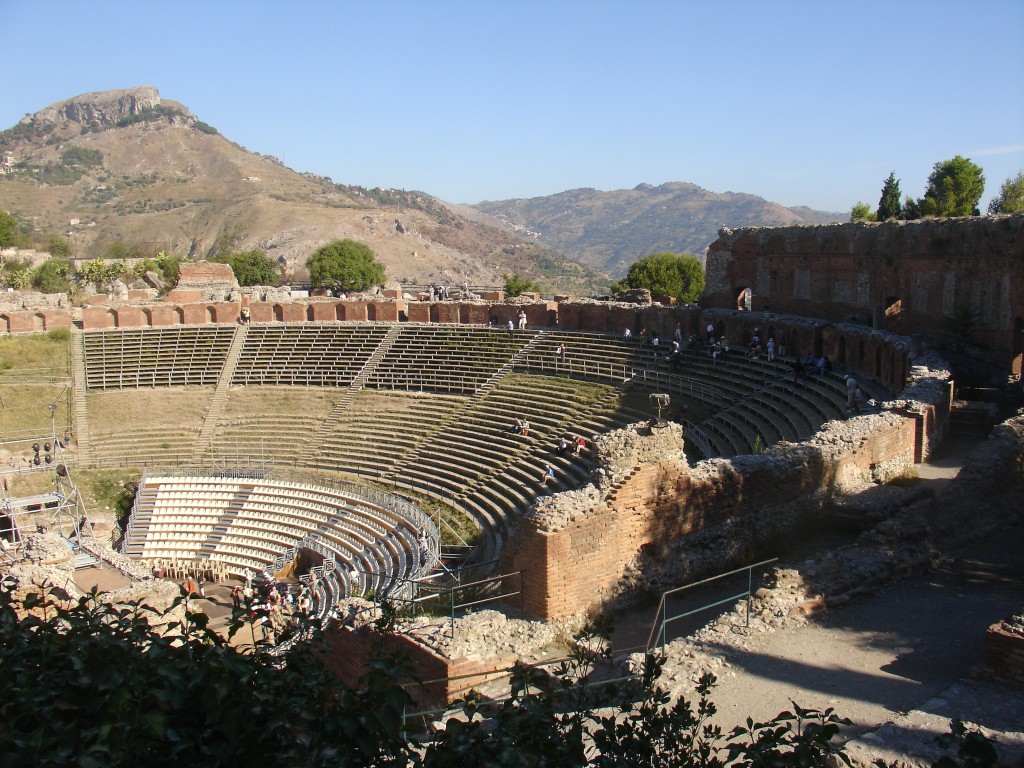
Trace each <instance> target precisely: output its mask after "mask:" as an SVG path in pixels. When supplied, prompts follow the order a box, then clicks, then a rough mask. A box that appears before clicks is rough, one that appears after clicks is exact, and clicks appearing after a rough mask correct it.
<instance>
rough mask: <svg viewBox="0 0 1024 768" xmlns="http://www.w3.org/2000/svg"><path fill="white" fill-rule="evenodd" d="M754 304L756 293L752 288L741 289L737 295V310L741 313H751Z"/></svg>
mask: <svg viewBox="0 0 1024 768" xmlns="http://www.w3.org/2000/svg"><path fill="white" fill-rule="evenodd" d="M753 303H754V292H753V291H752V290H750V288H748V287H745V288H741V289H740V292H739V293H738V294H736V309H738V310H739V311H740V312H749V311H750V308H751V306H752V305H753Z"/></svg>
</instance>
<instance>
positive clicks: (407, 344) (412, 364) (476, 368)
mask: <svg viewBox="0 0 1024 768" xmlns="http://www.w3.org/2000/svg"><path fill="white" fill-rule="evenodd" d="M533 336H534V333H533V332H523V331H517V332H516V333H514V334H510V333H509V332H508V331H506V330H500V329H496V328H481V327H478V326H477V327H475V326H449V325H436V324H427V325H403V326H402V327H401V333H400V334H399V335H398V337H397V338H396V339H395V341H394V342H393V343H392V345H391V348H390V349H389V350H388V353H387V354H386V355H385V356H384V358H383V359H382V360H381V361H380V362H379V363H378V365H377V367H376V368H375V369H374V371H373V373H372V374H371V375H370V376H369V378H368V379H367V382H366V386H368V387H375V388H378V389H404V390H423V389H425V390H430V391H433V392H449V393H466V394H472V393H473V392H476V390H477V389H478V388H479V387H480V386H481V385H483V384H484V383H486V382H487V381H488V380H489V379H490V378H491V377H492V376H493V375H494V374H495V373H496V372H498V371H499V370H500V369H501V368H502V367H503V366H505V365H506V364H507V363H509V362H510V361H511V359H512V357H513V356H514V355H515V354H516V353H517V352H519V351H520V350H521V349H522V348H523V347H524V346H525V345H526V344H527V343H528V342H529V341H530V340H531V339H532V338H533Z"/></svg>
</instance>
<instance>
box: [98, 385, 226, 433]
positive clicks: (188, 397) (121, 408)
mask: <svg viewBox="0 0 1024 768" xmlns="http://www.w3.org/2000/svg"><path fill="white" fill-rule="evenodd" d="M213 392H214V388H213V387H156V388H143V389H121V390H111V391H108V392H91V393H89V394H88V395H87V401H88V407H89V429H90V431H91V432H94V433H97V434H104V433H108V434H110V433H115V432H119V431H123V430H127V429H131V428H132V427H138V428H145V427H148V426H153V427H161V426H163V427H169V428H173V429H198V428H199V427H201V426H202V425H203V419H204V417H205V416H206V411H207V409H208V408H209V405H210V399H211V398H212V397H213Z"/></svg>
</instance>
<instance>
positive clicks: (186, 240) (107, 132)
mask: <svg viewBox="0 0 1024 768" xmlns="http://www.w3.org/2000/svg"><path fill="white" fill-rule="evenodd" d="M0 151H2V152H3V154H4V155H5V156H6V157H7V158H8V159H9V161H10V162H9V163H6V162H5V167H9V168H10V169H11V172H10V173H5V174H3V175H0V208H3V209H5V210H7V211H10V212H11V213H14V214H15V215H16V216H17V217H18V219H19V220H20V221H22V222H26V221H27V222H32V223H33V224H34V226H35V228H36V229H37V230H39V231H40V232H41V233H59V234H60V235H62V236H64V235H66V236H67V237H68V239H69V241H70V242H71V245H72V250H73V251H74V252H75V255H76V256H79V257H83V258H95V257H101V256H103V255H105V254H106V253H107V252H108V250H109V248H110V247H111V244H113V243H116V242H117V241H121V242H128V243H143V244H149V245H150V246H152V247H151V250H154V251H155V250H168V251H172V252H176V253H182V254H187V255H189V256H191V257H193V258H204V257H208V256H210V255H214V254H215V253H218V252H223V251H224V250H248V249H251V248H260V249H262V250H264V251H266V252H267V253H268V255H270V256H272V257H273V258H276V259H277V260H278V261H279V262H280V263H282V264H283V265H285V266H286V267H287V269H288V270H289V273H290V275H291V276H292V277H294V278H295V279H300V280H301V279H302V278H303V273H304V262H305V260H306V259H307V258H308V256H309V255H311V254H312V253H313V251H314V250H315V249H316V248H317V247H319V246H320V245H323V244H324V243H327V242H330V241H332V240H335V239H342V238H345V237H351V238H353V239H356V240H359V241H361V242H365V243H366V244H367V245H369V246H370V247H371V248H372V249H373V250H374V252H375V253H376V254H377V256H378V258H379V259H380V260H381V261H382V262H383V263H384V264H385V266H386V268H387V272H388V276H389V278H391V279H395V280H399V281H400V282H405V283H414V284H423V283H427V282H437V283H447V284H461V283H463V282H469V283H471V284H474V285H496V284H500V282H501V275H502V274H503V273H505V272H514V273H518V274H522V275H524V276H526V277H529V278H531V279H536V280H539V281H540V282H542V284H544V285H547V286H549V287H550V288H552V289H554V290H559V291H566V292H579V293H586V292H591V291H593V290H599V289H600V287H601V286H602V285H607V278H606V277H605V276H602V275H600V274H598V273H596V272H595V271H594V270H591V269H588V268H585V267H583V266H582V265H579V264H577V263H575V262H572V261H570V260H568V259H565V258H564V257H562V256H561V255H560V254H557V253H554V252H552V251H550V250H548V249H545V248H543V247H542V246H540V245H538V244H536V243H531V242H527V241H524V240H522V239H520V238H518V237H516V236H515V235H513V234H512V233H510V232H508V231H507V230H504V229H499V228H494V227H490V226H486V225H483V224H480V223H478V222H473V221H469V220H466V219H463V218H462V217H460V216H459V215H458V214H457V213H455V212H454V211H453V210H452V209H451V208H450V207H449V206H448V205H447V204H446V203H444V202H443V201H441V200H439V199H437V198H434V197H432V196H430V195H428V194H426V193H422V192H409V191H406V190H388V189H377V188H375V189H364V188H361V187H355V186H349V185H344V184H336V183H334V181H333V180H331V179H330V178H329V177H326V176H320V175H317V174H312V173H299V172H297V171H294V170H292V169H290V168H287V167H286V166H285V165H284V164H283V163H282V162H281V161H280V160H279V159H278V158H276V157H273V156H270V155H261V154H259V153H256V152H252V151H250V150H247V149H245V148H244V147H241V146H240V145H238V144H236V143H234V142H232V141H230V140H229V139H228V138H227V137H224V136H222V135H220V134H219V132H218V131H217V130H216V129H215V128H213V127H212V126H210V125H207V124H206V123H204V122H202V121H201V120H199V119H198V118H197V117H196V116H195V115H193V114H192V113H191V112H189V110H188V109H187V108H186V107H184V106H183V105H182V104H180V103H178V102H174V101H169V100H164V99H161V98H160V96H159V92H158V91H157V89H156V88H155V87H153V86H139V87H136V88H129V89H120V90H116V91H99V92H95V93H90V94H83V95H80V96H76V97H72V98H71V99H65V100H63V101H60V102H57V103H55V104H52V105H50V106H48V107H45V108H43V109H42V110H39V111H38V112H36V113H34V114H32V115H28V116H26V117H25V118H23V119H22V120H21V121H20V122H19V123H18V124H17V125H16V126H14V127H13V128H11V129H8V130H6V131H3V132H0Z"/></svg>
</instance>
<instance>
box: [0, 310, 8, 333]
mask: <svg viewBox="0 0 1024 768" xmlns="http://www.w3.org/2000/svg"><path fill="white" fill-rule="evenodd" d="M10 332H11V318H10V315H6V314H4V315H0V333H10Z"/></svg>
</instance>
